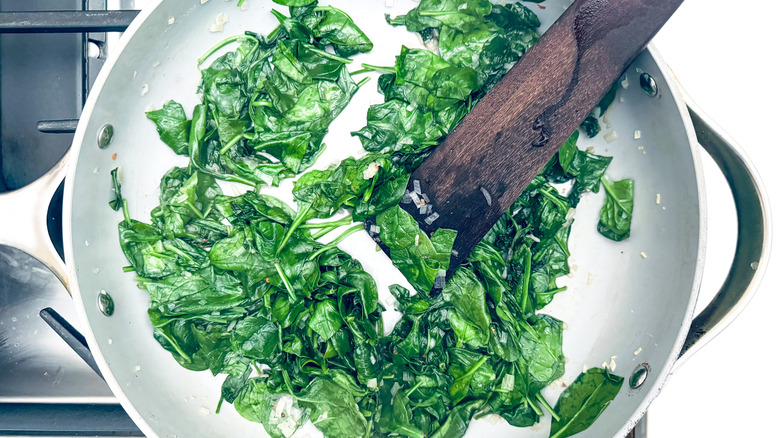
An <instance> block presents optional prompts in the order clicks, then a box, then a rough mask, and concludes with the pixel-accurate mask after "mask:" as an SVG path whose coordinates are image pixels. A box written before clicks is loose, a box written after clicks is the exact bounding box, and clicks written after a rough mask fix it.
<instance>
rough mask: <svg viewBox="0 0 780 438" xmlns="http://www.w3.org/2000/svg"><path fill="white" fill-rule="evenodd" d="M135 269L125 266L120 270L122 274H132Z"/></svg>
mask: <svg viewBox="0 0 780 438" xmlns="http://www.w3.org/2000/svg"><path fill="white" fill-rule="evenodd" d="M134 271H135V268H134V267H132V266H125V267H123V268H122V272H134Z"/></svg>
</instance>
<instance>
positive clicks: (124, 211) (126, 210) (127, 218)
mask: <svg viewBox="0 0 780 438" xmlns="http://www.w3.org/2000/svg"><path fill="white" fill-rule="evenodd" d="M122 215H123V216H124V217H125V222H127V224H128V225H130V223H131V222H132V219H130V209H129V208H127V199H122Z"/></svg>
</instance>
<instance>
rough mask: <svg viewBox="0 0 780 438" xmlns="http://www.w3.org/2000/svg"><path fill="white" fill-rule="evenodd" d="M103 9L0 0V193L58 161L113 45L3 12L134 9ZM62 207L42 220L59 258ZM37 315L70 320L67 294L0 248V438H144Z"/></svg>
mask: <svg viewBox="0 0 780 438" xmlns="http://www.w3.org/2000/svg"><path fill="white" fill-rule="evenodd" d="M109 3H113V4H107V2H106V0H34V1H26V2H13V1H3V0H0V120H1V124H0V194H2V193H5V192H10V191H13V190H16V189H19V188H22V187H24V186H26V185H28V184H30V183H31V182H33V181H35V180H36V179H38V178H39V177H41V176H42V175H43V174H44V173H46V172H47V171H48V170H49V169H50V168H51V167H52V166H53V165H54V164H55V163H57V162H58V161H59V160H60V158H61V157H62V156H63V155H64V154H65V152H66V151H67V149H68V148H69V147H70V144H71V141H72V139H73V134H72V132H73V130H74V129H75V124H76V120H77V119H78V117H79V115H80V113H81V109H82V106H83V103H84V100H85V99H86V96H87V94H88V92H89V89H90V87H91V85H92V83H93V82H94V80H95V78H96V76H97V72H98V71H99V70H100V67H101V66H102V64H103V63H104V61H105V58H106V56H108V50H109V44H110V42H111V41H112V40H115V39H117V38H118V35H117V34H107V33H105V32H99V30H102V29H93V30H98V31H96V32H88V33H83V32H73V31H72V30H71V31H69V32H67V33H65V32H58V33H48V32H46V33H44V32H41V31H46V30H49V29H46V28H49V27H51V26H52V25H58V24H61V23H63V21H62V20H60V19H58V17H56V16H51V17H42V16H41V15H34V16H32V20H30V19H29V17H27V16H25V15H18V14H17V15H11V14H9V13H11V12H19V11H25V12H30V11H87V10H93V11H94V10H98V11H102V10H106V9H107V8H109V7H110V8H111V9H119V8H123V9H132V8H134V7H135V6H136V5H134V4H133V3H134V2H117V1H114V2H109ZM74 17H75V19H76V21H79V20H86V19H85V18H81V17H80V16H78V15H76V16H74ZM125 21H126V20H125ZM85 23H86V22H85ZM36 24H37V25H39V26H38V28H34V27H36ZM86 24H88V23H86ZM98 24H99V23H98ZM9 32H13V33H9ZM20 32H21V33H20ZM61 210H62V196H61V189H60V191H58V193H57V194H56V195H55V197H54V199H53V200H52V203H51V205H50V208H49V213H50V214H49V217H48V220H49V230H50V231H49V233H50V236H51V238H52V240H53V242H54V243H55V247H56V248H57V249H58V251H59V252H60V255H62V254H61V253H62V236H61V226H60V222H61V220H60V218H61ZM4 213H6V212H4ZM43 309H51V310H50V312H51V314H58V315H61V316H62V318H64V320H66V321H69V322H71V323H73V324H76V322H77V319H76V315H75V307H74V305H73V302H72V300H71V298H70V296H69V295H68V293H67V291H66V290H65V288H64V287H63V286H62V285H61V284H60V282H59V281H58V280H57V278H56V277H55V276H54V275H53V274H52V273H51V272H50V271H49V270H48V269H46V268H45V267H44V266H43V264H41V263H40V262H38V261H37V260H35V259H33V258H32V257H30V256H28V255H27V254H25V253H23V252H21V251H18V250H16V249H12V248H9V247H5V246H0V370H2V371H0V436H142V434H141V433H140V431H138V429H137V428H136V427H135V425H134V424H133V423H132V421H131V420H130V419H129V417H128V416H127V414H125V412H124V411H123V410H122V409H121V407H120V406H119V405H118V403H117V400H116V399H115V398H114V396H113V395H112V394H111V391H110V390H109V388H108V386H107V385H106V384H105V382H104V381H103V380H102V378H101V377H100V376H99V375H98V374H97V373H95V372H94V371H93V370H92V369H91V368H90V366H89V365H87V363H85V362H84V360H82V358H81V357H79V355H77V354H76V352H74V350H73V349H72V348H71V347H70V346H68V344H67V343H65V342H64V341H63V339H61V338H60V337H59V336H58V335H57V333H56V332H55V331H54V330H52V328H51V327H49V325H47V323H46V322H44V320H43V319H42V318H41V316H40V315H39V314H40V312H41V311H42V310H43ZM76 329H78V327H76Z"/></svg>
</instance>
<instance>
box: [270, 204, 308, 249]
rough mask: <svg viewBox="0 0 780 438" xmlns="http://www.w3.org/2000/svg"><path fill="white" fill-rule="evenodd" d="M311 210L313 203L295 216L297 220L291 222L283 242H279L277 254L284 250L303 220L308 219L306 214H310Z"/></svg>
mask: <svg viewBox="0 0 780 438" xmlns="http://www.w3.org/2000/svg"><path fill="white" fill-rule="evenodd" d="M309 210H311V204H309V205H307V206H306V208H304V209H303V210H302V211H299V212H298V214H297V215H296V216H295V220H294V221H293V223H292V224H290V229H289V230H287V234H285V235H284V239H282V243H280V244H279V249H277V250H276V255H279V254H280V253H281V252H282V249H284V247H285V245H287V242H289V241H290V238H291V237H292V233H293V232H294V231H295V230H296V229H298V227H299V226H301V224H303V221H305V220H306V215H308V214H309Z"/></svg>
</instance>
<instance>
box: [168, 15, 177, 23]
mask: <svg viewBox="0 0 780 438" xmlns="http://www.w3.org/2000/svg"><path fill="white" fill-rule="evenodd" d="M174 22H176V17H171V18H169V19H168V24H173V23H174Z"/></svg>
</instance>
